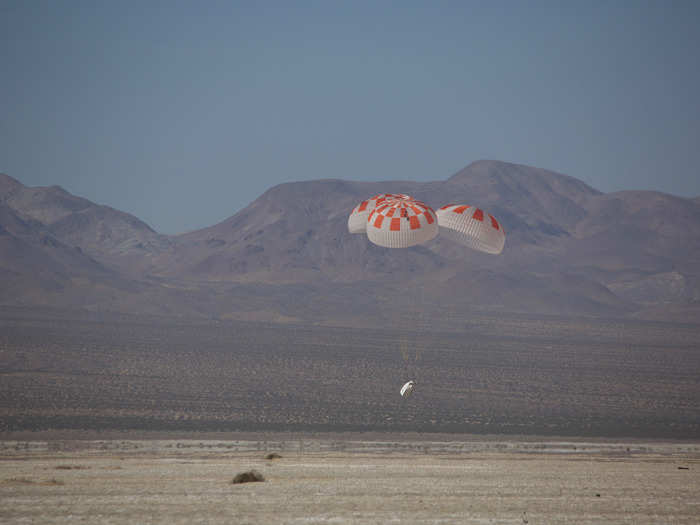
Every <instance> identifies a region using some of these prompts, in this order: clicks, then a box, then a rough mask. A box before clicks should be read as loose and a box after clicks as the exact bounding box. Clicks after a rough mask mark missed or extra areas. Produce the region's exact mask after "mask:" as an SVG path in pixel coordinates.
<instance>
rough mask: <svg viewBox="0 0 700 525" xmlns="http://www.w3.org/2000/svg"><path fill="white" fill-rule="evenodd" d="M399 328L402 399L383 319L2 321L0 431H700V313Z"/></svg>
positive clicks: (392, 341)
mask: <svg viewBox="0 0 700 525" xmlns="http://www.w3.org/2000/svg"><path fill="white" fill-rule="evenodd" d="M405 335H406V332H404V333H403V334H402V336H405ZM408 337H410V339H411V341H412V344H413V345H414V346H415V347H416V348H420V350H421V351H420V354H421V359H420V362H419V363H415V364H411V371H410V373H411V374H412V375H413V374H415V377H416V379H418V382H419V385H420V389H419V391H418V392H417V394H416V395H415V396H413V397H412V398H410V399H409V400H408V401H407V402H405V403H403V404H401V399H400V397H399V395H398V389H399V388H400V386H401V384H403V382H404V381H405V379H406V377H405V376H406V374H407V373H409V372H408V371H407V369H406V368H407V366H406V365H405V363H404V360H403V359H402V356H401V345H400V341H401V339H400V338H397V334H396V333H395V332H392V331H382V330H359V329H350V328H323V327H306V326H281V325H274V324H258V323H242V322H241V323H238V322H231V323H218V322H207V321H198V322H194V321H190V322H188V323H182V324H175V323H174V322H173V321H169V320H163V319H161V320H153V319H149V320H145V321H144V322H143V323H137V322H135V321H133V320H131V321H128V322H125V321H120V320H118V319H117V320H114V319H111V318H105V320H104V321H103V322H98V321H71V320H70V319H62V320H61V321H60V322H54V321H52V320H51V319H45V320H41V319H14V320H11V321H4V322H3V325H2V329H1V330H0V350H2V351H0V433H2V432H7V431H16V430H52V429H54V430H55V429H80V430H87V429H90V430H119V429H132V430H179V431H202V430H211V431H236V430H238V431H248V430H250V431H258V430H260V431H277V430H305V431H322V430H330V431H349V430H362V431H367V430H369V431H389V432H393V431H399V432H400V431H418V432H469V433H501V434H545V435H581V436H596V435H604V436H639V437H668V438H688V437H690V438H696V437H698V436H700V403H698V400H699V399H700V383H698V381H697V372H696V371H697V370H698V369H699V368H700V352H698V347H697V341H698V340H700V328H699V327H694V326H691V325H664V324H660V323H644V322H636V321H635V322H633V321H628V322H622V321H615V322H604V321H595V320H586V321H585V322H583V321H572V320H565V319H542V318H531V319H529V318H518V317H506V316H504V317H502V318H500V319H479V318H475V319H472V320H470V321H469V324H467V325H466V326H465V332H464V333H449V332H448V333H430V332H414V333H408ZM51 446H53V447H58V448H57V450H58V449H61V448H62V447H64V446H66V445H65V444H64V443H61V442H58V441H57V442H54V443H52V444H51ZM71 446H77V445H71ZM282 453H283V452H282Z"/></svg>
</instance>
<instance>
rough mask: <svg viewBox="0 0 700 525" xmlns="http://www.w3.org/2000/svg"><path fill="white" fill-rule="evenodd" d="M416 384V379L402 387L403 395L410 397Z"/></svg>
mask: <svg viewBox="0 0 700 525" xmlns="http://www.w3.org/2000/svg"><path fill="white" fill-rule="evenodd" d="M415 386H416V382H415V381H409V382H408V383H406V384H405V385H404V386H402V387H401V397H408V396H410V395H411V394H412V393H413V389H414V388H415Z"/></svg>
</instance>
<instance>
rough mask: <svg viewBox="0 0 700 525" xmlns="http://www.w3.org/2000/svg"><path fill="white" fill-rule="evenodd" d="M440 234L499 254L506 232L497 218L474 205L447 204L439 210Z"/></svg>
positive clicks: (472, 246)
mask: <svg viewBox="0 0 700 525" xmlns="http://www.w3.org/2000/svg"><path fill="white" fill-rule="evenodd" d="M437 219H438V225H439V226H440V236H441V237H442V236H445V237H448V238H450V239H453V240H455V241H457V242H459V243H461V244H464V245H465V246H468V247H469V248H473V249H474V250H478V251H480V252H485V253H491V254H494V255H497V254H499V253H501V252H502V251H503V246H504V245H505V243H506V234H505V232H504V231H503V225H501V224H500V223H499V222H498V221H497V220H496V218H495V217H494V216H493V215H491V214H489V213H487V212H485V211H484V210H482V209H481V208H476V207H474V206H468V205H466V204H447V205H446V206H443V207H442V208H440V209H439V210H437Z"/></svg>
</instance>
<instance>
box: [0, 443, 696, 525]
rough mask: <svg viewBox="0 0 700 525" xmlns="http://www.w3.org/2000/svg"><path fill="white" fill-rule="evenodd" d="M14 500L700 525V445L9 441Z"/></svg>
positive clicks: (9, 505) (392, 517)
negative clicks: (251, 477) (238, 479)
mask: <svg viewBox="0 0 700 525" xmlns="http://www.w3.org/2000/svg"><path fill="white" fill-rule="evenodd" d="M272 452H276V453H277V454H279V455H280V456H281V458H278V459H274V460H268V459H266V456H267V455H268V454H270V453H272ZM250 469H255V470H257V471H259V472H260V473H261V474H262V475H263V476H264V477H265V481H264V482H261V483H245V484H232V479H233V477H234V476H235V475H236V474H237V473H239V472H242V471H247V470H250ZM0 501H1V502H2V504H1V505H0V523H3V524H6V523H12V524H14V523H17V524H19V523H52V524H60V523H90V524H117V523H129V524H135V523H143V524H146V523H167V524H169V525H175V524H179V523H182V524H195V523H206V524H216V523H222V524H223V523H226V524H230V523H236V524H245V523H256V524H258V523H260V524H276V523H289V524H294V523H382V524H384V523H409V524H410V523H475V524H476V523H512V524H522V523H525V522H528V523H530V524H544V523H546V524H554V523H576V524H586V523H590V524H593V523H654V524H659V523H669V524H670V523H698V522H699V521H700V444H698V443H688V442H686V443H669V442H666V443H661V442H655V443H643V442H631V443H619V442H618V443H612V442H603V441H600V442H584V441H566V442H564V441H561V442H555V441H547V442H537V441H534V440H529V441H523V442H517V441H499V440H487V441H478V440H472V441H447V442H446V441H442V442H434V441H421V440H411V441H403V442H401V441H390V440H384V441H347V440H333V439H325V440H324V439H306V438H302V439H284V440H274V439H268V438H265V439H257V440H256V439H245V440H243V439H241V440H201V441H199V440H143V441H131V440H112V439H110V440H104V441H99V440H94V441H72V440H66V441H56V442H53V441H45V442H44V441H8V440H5V441H0Z"/></svg>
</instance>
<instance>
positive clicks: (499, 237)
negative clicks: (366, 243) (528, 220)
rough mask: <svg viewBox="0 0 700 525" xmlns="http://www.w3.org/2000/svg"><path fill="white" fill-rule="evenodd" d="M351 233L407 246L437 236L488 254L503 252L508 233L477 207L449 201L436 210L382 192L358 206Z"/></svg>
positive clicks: (388, 245) (350, 219)
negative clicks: (363, 234) (364, 234)
mask: <svg viewBox="0 0 700 525" xmlns="http://www.w3.org/2000/svg"><path fill="white" fill-rule="evenodd" d="M348 231H349V232H350V233H366V234H367V238H368V239H369V240H370V241H372V242H373V243H374V244H377V245H379V246H383V247H385V248H408V247H410V246H415V245H417V244H422V243H424V242H427V241H429V240H431V239H433V238H435V237H436V236H437V235H438V232H439V233H440V235H442V236H445V237H447V238H450V239H452V240H455V241H457V242H459V243H461V244H463V245H465V246H468V247H469V248H472V249H474V250H478V251H481V252H485V253H491V254H499V253H501V252H502V251H503V246H504V245H505V242H506V235H505V232H504V231H503V226H502V225H501V224H500V223H499V222H498V221H497V220H496V218H495V217H494V216H493V215H491V214H489V213H487V212H485V211H484V210H482V209H481V208H477V207H475V206H469V205H467V204H447V205H446V206H443V207H442V208H440V209H439V210H437V212H436V211H435V210H433V209H432V208H431V207H430V206H428V205H427V204H425V203H424V202H421V201H419V200H416V199H414V198H413V197H411V196H410V195H405V194H401V193H380V194H379V195H375V196H374V197H372V198H371V199H367V200H365V201H362V202H361V203H360V204H358V205H357V206H355V208H354V209H353V210H352V213H350V216H349V217H348Z"/></svg>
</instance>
